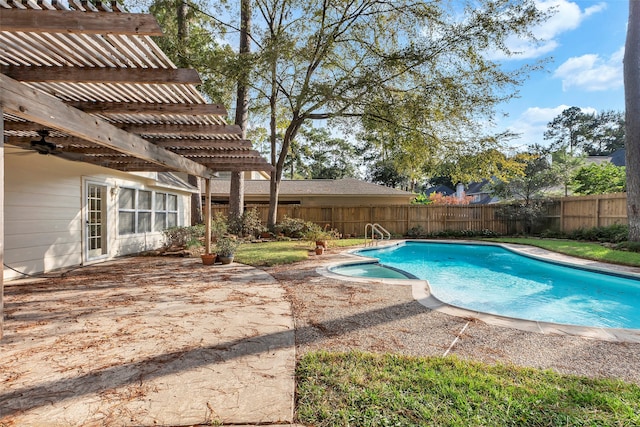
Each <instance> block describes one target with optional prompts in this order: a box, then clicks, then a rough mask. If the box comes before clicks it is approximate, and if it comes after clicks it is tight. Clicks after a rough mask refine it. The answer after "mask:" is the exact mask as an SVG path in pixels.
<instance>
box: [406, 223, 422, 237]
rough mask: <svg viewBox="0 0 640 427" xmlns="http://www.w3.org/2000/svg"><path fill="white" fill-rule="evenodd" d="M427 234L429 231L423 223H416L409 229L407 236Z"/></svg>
mask: <svg viewBox="0 0 640 427" xmlns="http://www.w3.org/2000/svg"><path fill="white" fill-rule="evenodd" d="M426 235H427V232H426V230H425V229H424V227H423V226H421V225H416V226H415V227H411V228H410V229H409V230H407V237H410V238H412V239H416V238H419V237H424V236H426Z"/></svg>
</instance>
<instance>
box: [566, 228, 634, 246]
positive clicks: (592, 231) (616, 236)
mask: <svg viewBox="0 0 640 427" xmlns="http://www.w3.org/2000/svg"><path fill="white" fill-rule="evenodd" d="M566 236H567V238H568V239H572V240H587V241H590V242H610V243H620V242H624V241H625V240H627V239H628V238H629V227H628V226H626V225H622V224H614V225H609V226H606V227H592V228H579V229H577V230H573V231H571V232H569V233H567V235H566Z"/></svg>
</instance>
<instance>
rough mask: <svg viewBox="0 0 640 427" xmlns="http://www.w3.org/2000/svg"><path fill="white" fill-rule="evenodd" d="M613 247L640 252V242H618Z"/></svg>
mask: <svg viewBox="0 0 640 427" xmlns="http://www.w3.org/2000/svg"><path fill="white" fill-rule="evenodd" d="M615 248H616V249H618V250H620V251H629V252H640V242H629V241H627V242H620V243H618V244H617V245H616V247H615Z"/></svg>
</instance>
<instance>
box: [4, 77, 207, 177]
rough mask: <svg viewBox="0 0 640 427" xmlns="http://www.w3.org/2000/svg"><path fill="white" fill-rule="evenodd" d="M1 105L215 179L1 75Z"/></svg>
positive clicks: (62, 129)
mask: <svg viewBox="0 0 640 427" xmlns="http://www.w3.org/2000/svg"><path fill="white" fill-rule="evenodd" d="M0 105H1V106H2V108H3V109H4V111H5V112H7V113H10V114H14V115H15V116H17V117H21V118H23V119H25V120H29V121H31V122H35V123H38V124H40V125H42V126H43V127H46V128H49V129H55V130H59V131H60V132H63V133H65V134H68V135H71V136H75V137H77V138H82V139H85V140H87V141H89V142H91V143H95V144H98V145H102V146H104V147H107V148H111V149H114V150H116V151H119V152H121V153H124V154H127V155H130V156H133V157H137V158H140V159H142V160H144V161H148V162H152V163H156V164H159V165H161V166H163V167H165V168H167V169H168V170H176V171H180V172H186V173H188V174H191V175H196V176H201V177H208V176H212V171H210V170H209V169H208V168H207V167H206V166H203V165H201V164H198V163H196V162H193V161H191V160H189V159H187V158H185V157H182V156H180V155H179V154H176V153H172V152H170V151H168V150H165V149H163V148H161V147H158V146H156V145H154V144H152V143H150V142H148V141H145V140H144V139H142V138H140V137H138V136H136V135H132V134H130V133H128V132H125V131H123V130H121V129H118V128H116V127H114V126H113V125H111V124H109V123H107V122H105V121H103V120H101V119H99V118H96V117H93V116H90V115H89V114H87V113H84V112H82V111H80V110H77V109H75V108H72V107H69V106H68V105H66V104H65V103H64V102H62V101H60V100H58V99H57V98H55V97H53V96H50V95H48V94H46V93H44V92H41V91H39V90H37V89H33V88H29V87H26V86H25V85H23V84H21V83H20V82H17V81H15V80H13V79H11V78H9V77H7V76H5V75H2V74H0Z"/></svg>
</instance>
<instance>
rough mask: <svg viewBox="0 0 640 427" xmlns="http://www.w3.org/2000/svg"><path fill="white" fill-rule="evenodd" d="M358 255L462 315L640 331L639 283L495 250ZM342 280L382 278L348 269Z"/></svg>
mask: <svg viewBox="0 0 640 427" xmlns="http://www.w3.org/2000/svg"><path fill="white" fill-rule="evenodd" d="M358 253H359V254H360V255H363V256H367V257H371V258H377V259H378V260H379V262H380V264H381V265H383V266H385V265H388V266H390V267H393V268H396V269H399V270H402V271H406V272H408V273H410V274H411V275H413V276H416V277H418V278H420V279H425V280H428V281H429V285H430V286H431V291H432V293H433V295H434V296H435V297H437V298H438V299H439V300H441V301H443V302H446V303H448V304H451V305H455V306H458V307H463V308H467V309H471V310H477V311H481V312H485V313H492V314H498V315H502V316H508V317H515V318H520V319H529V320H538V321H544V322H554V323H564V324H572V325H581V326H599V327H608V328H629V329H640V280H635V279H633V278H627V277H622V276H617V275H609V274H603V273H598V272H594V271H586V270H583V269H578V268H571V267H567V266H563V265H559V264H554V263H550V262H544V261H539V260H536V259H532V258H529V257H525V256H522V255H518V254H516V253H514V252H511V251H509V250H507V249H505V248H502V247H499V246H489V245H473V244H455V243H426V242H406V243H404V244H400V245H397V246H392V247H388V248H381V249H374V250H371V249H368V250H362V251H359V252H358ZM377 268H380V266H377ZM360 269H364V270H366V269H367V268H366V267H364V265H360ZM337 272H340V273H342V274H351V275H354V276H365V277H372V276H373V275H375V272H373V274H372V272H371V271H368V272H367V273H366V274H364V273H363V274H357V271H355V270H354V271H352V272H348V271H343V270H342V268H339V269H338V270H337ZM367 274H368V275H367ZM377 277H381V276H377Z"/></svg>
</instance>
